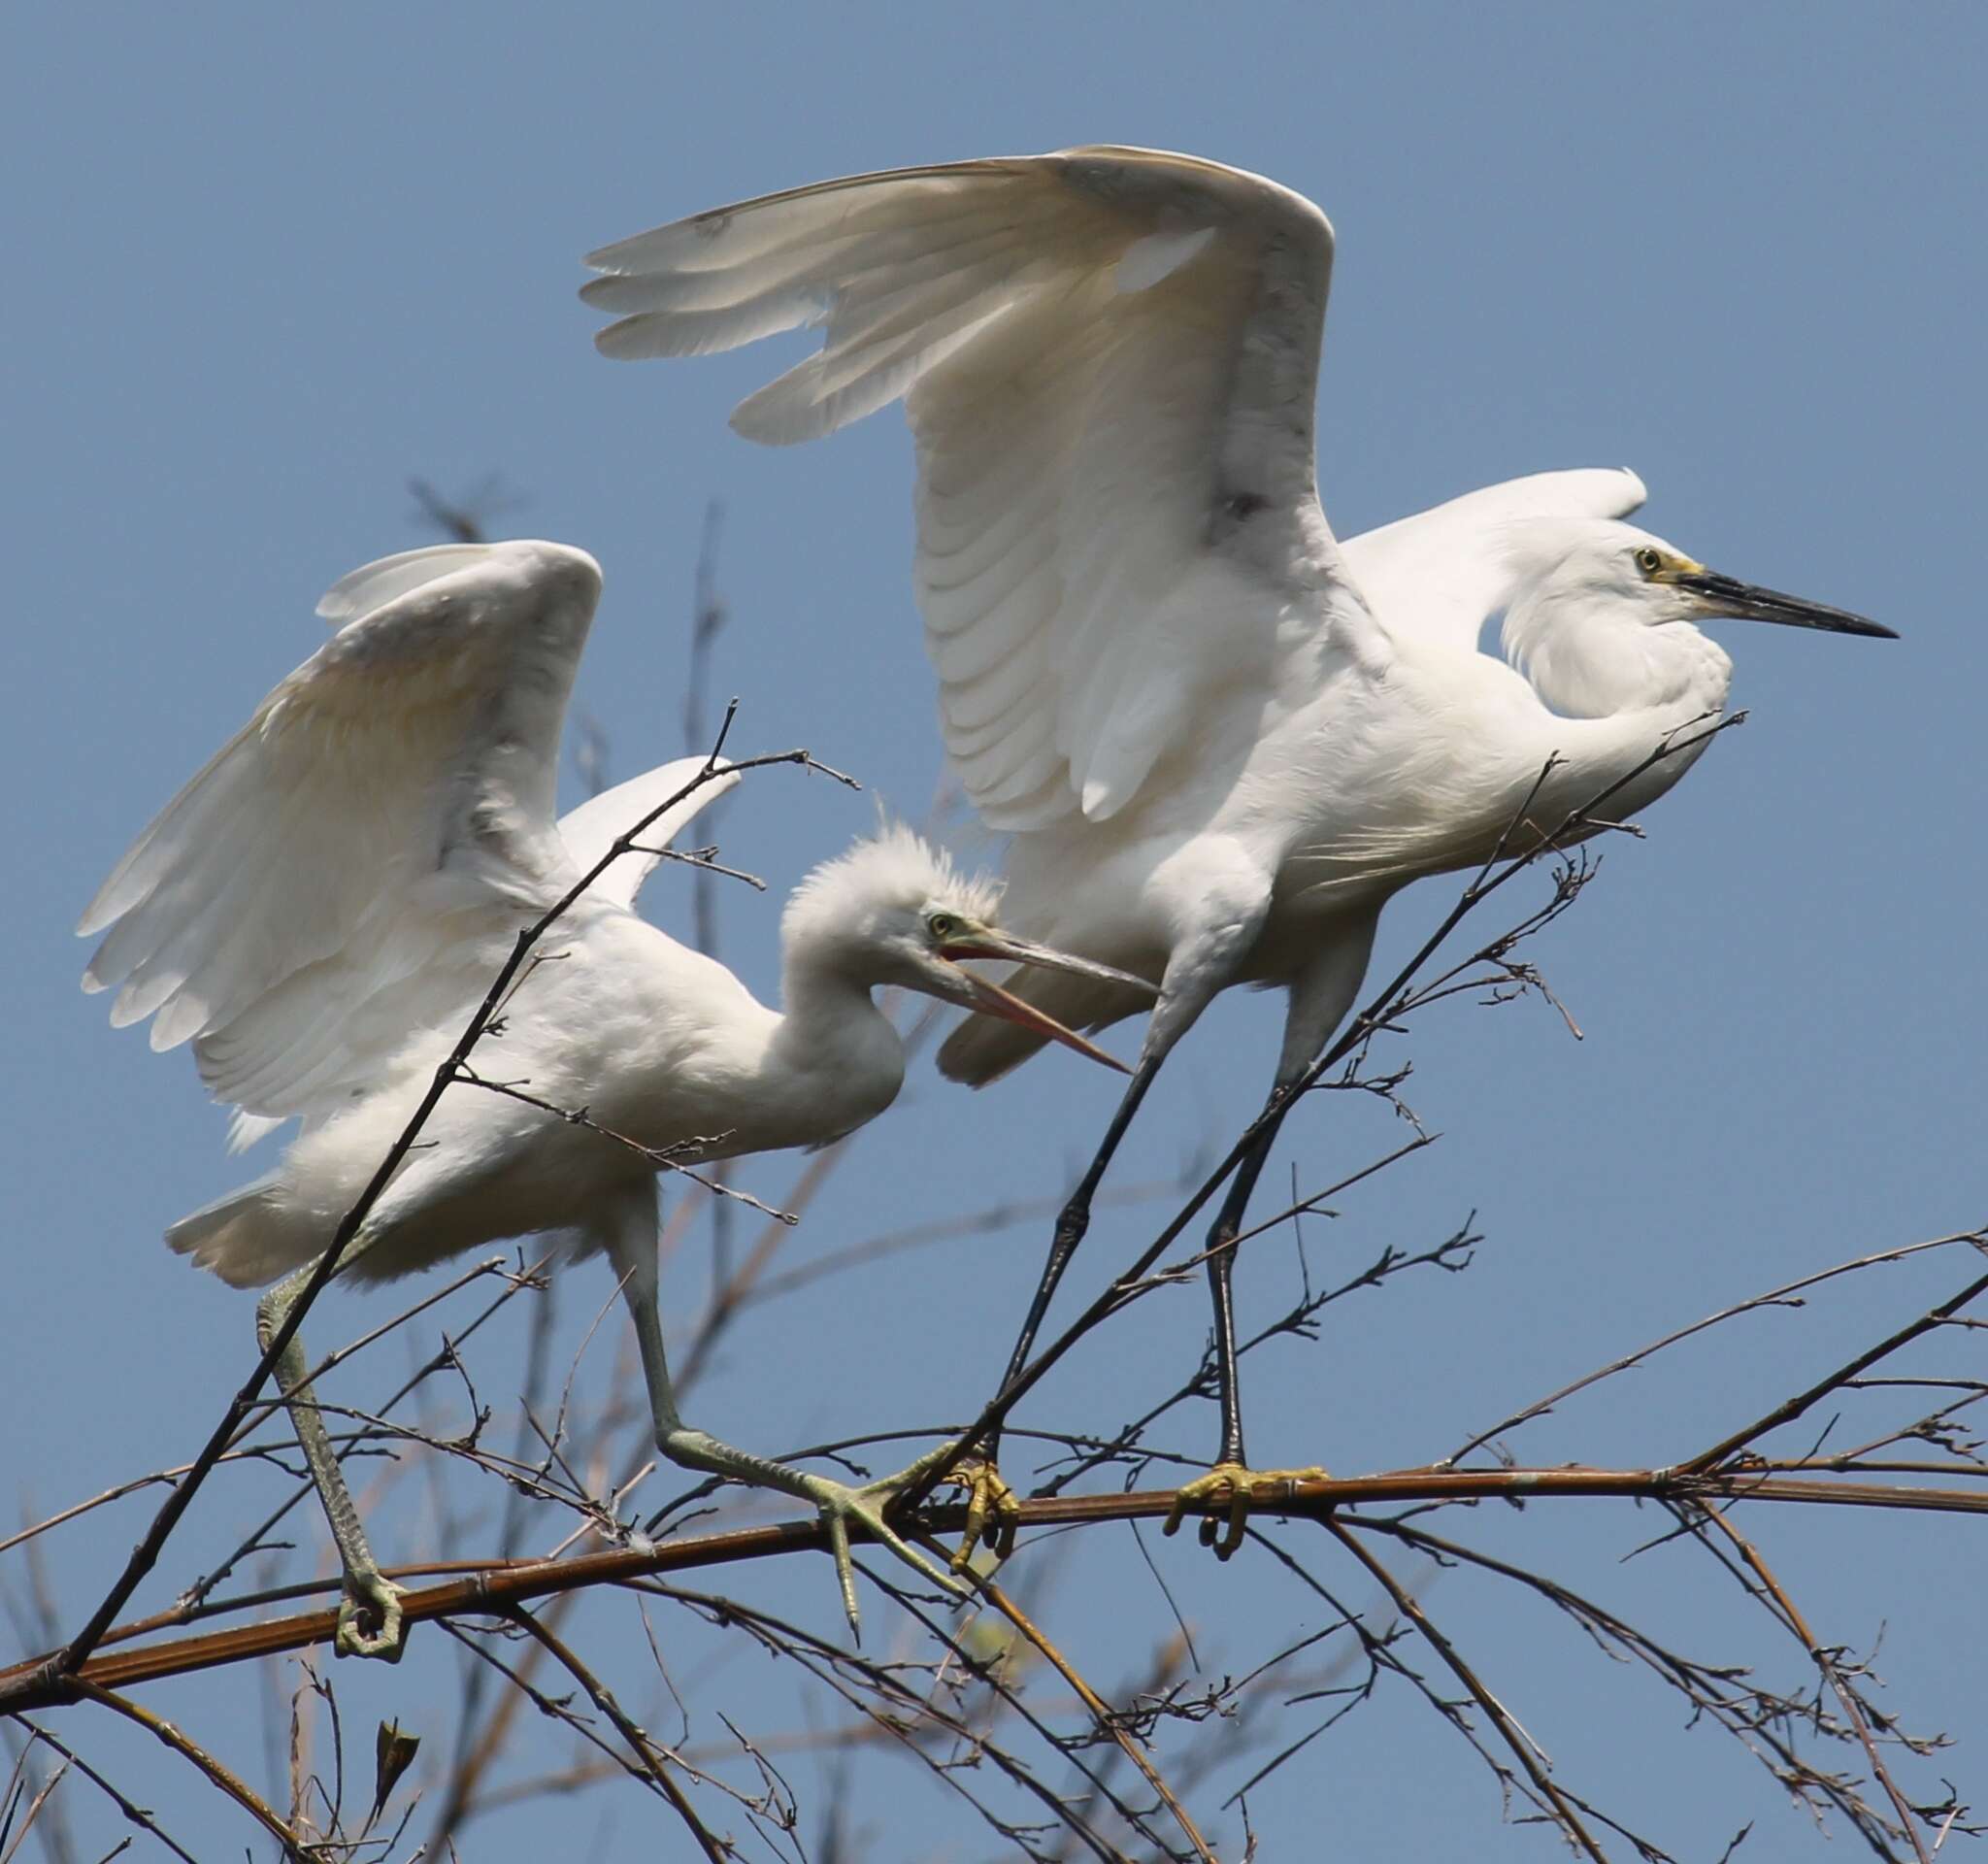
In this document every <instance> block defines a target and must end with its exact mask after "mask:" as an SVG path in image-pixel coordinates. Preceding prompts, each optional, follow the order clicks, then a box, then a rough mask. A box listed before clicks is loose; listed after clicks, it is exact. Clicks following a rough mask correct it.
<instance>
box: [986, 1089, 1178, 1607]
mask: <svg viewBox="0 0 1988 1864" xmlns="http://www.w3.org/2000/svg"><path fill="white" fill-rule="evenodd" d="M1159 1068H1160V1063H1159V1058H1158V1057H1157V1056H1153V1057H1149V1058H1147V1059H1145V1060H1143V1061H1142V1062H1141V1063H1140V1064H1139V1066H1138V1068H1137V1069H1135V1070H1134V1071H1133V1076H1132V1079H1131V1081H1129V1082H1127V1083H1126V1086H1125V1094H1124V1097H1123V1098H1122V1099H1121V1100H1120V1101H1119V1103H1118V1111H1117V1112H1116V1113H1114V1114H1113V1115H1111V1123H1110V1126H1109V1127H1107V1128H1106V1130H1105V1138H1104V1142H1103V1144H1101V1145H1100V1146H1099V1148H1098V1151H1097V1156H1096V1157H1095V1158H1093V1159H1092V1160H1091V1162H1090V1164H1089V1166H1088V1167H1087V1168H1086V1170H1085V1172H1084V1175H1083V1177H1082V1178H1080V1179H1078V1180H1077V1189H1076V1190H1074V1191H1073V1192H1072V1193H1071V1194H1070V1202H1069V1203H1067V1204H1066V1205H1064V1207H1063V1210H1062V1213H1061V1214H1060V1215H1058V1216H1057V1218H1056V1232H1055V1234H1054V1236H1052V1237H1051V1238H1050V1241H1049V1256H1048V1260H1047V1261H1045V1262H1044V1264H1043V1275H1042V1280H1041V1281H1040V1282H1037V1284H1036V1292H1035V1295H1034V1298H1033V1299H1032V1300H1031V1301H1030V1302H1029V1311H1028V1315H1027V1317H1026V1318H1025V1319H1024V1320H1023V1321H1022V1323H1021V1332H1020V1333H1018V1334H1017V1335H1016V1336H1015V1341H1014V1350H1013V1351H1012V1352H1011V1353H1010V1354H1009V1355H1008V1370H1007V1371H1006V1372H1004V1373H1003V1374H1002V1375H1001V1384H1000V1388H999V1390H998V1393H997V1397H996V1402H997V1403H998V1402H1000V1401H1001V1400H1005V1399H1006V1398H1007V1397H1008V1394H1009V1392H1010V1391H1011V1389H1012V1387H1013V1385H1014V1381H1015V1380H1016V1379H1017V1378H1018V1377H1020V1375H1021V1371H1022V1368H1023V1367H1024V1366H1026V1365H1027V1364H1028V1362H1029V1353H1030V1352H1031V1351H1032V1350H1033V1349H1034V1348H1035V1344H1036V1335H1037V1333H1038V1332H1039V1331H1040V1330H1041V1328H1042V1324H1043V1316H1044V1315H1045V1314H1047V1313H1048V1311H1049V1303H1050V1301H1051V1300H1052V1299H1053V1298H1054V1296H1055V1293H1056V1284H1057V1283H1058V1282H1061V1281H1062V1280H1063V1271H1064V1270H1065V1269H1067V1268H1068V1267H1069V1266H1070V1258H1071V1257H1072V1256H1073V1255H1075V1254H1076V1253H1077V1245H1078V1244H1079V1243H1081V1242H1082V1241H1083V1236H1084V1232H1085V1231H1086V1230H1087V1229H1089V1228H1090V1221H1091V1199H1092V1197H1093V1196H1094V1195H1095V1194H1096V1192H1097V1188H1098V1184H1099V1182H1100V1181H1101V1180H1102V1179H1103V1178H1104V1176H1105V1172H1106V1170H1107V1169H1108V1168H1109V1167H1110V1163H1111V1154H1112V1153H1113V1152H1115V1151H1116V1150H1117V1149H1118V1142H1119V1141H1120V1140H1122V1139H1123V1138H1124V1137H1125V1130H1126V1128H1127V1127H1129V1126H1130V1125H1131V1124H1132V1116H1133V1115H1135V1114H1136V1113H1138V1112H1139V1103H1140V1102H1141V1101H1142V1100H1143V1099H1144V1098H1145V1090H1146V1089H1147V1088H1148V1087H1150V1086H1151V1085H1152V1083H1153V1077H1154V1075H1156V1074H1158V1073H1159ZM999 1415H1004V1416H1005V1415H1006V1413H1005V1411H1004V1412H1003V1413H1001V1414H999ZM1000 1459H1001V1426H1000V1425H999V1424H998V1423H997V1424H996V1425H995V1426H994V1428H993V1429H992V1430H990V1431H988V1432H987V1434H986V1435H985V1436H984V1437H982V1438H981V1439H980V1441H979V1443H978V1444H977V1446H974V1447H972V1448H971V1452H970V1453H969V1454H968V1455H967V1456H966V1457H964V1458H963V1459H962V1460H961V1461H960V1462H959V1465H958V1467H957V1469H956V1470H955V1471H954V1480H955V1481H958V1482H959V1483H960V1484H961V1485H962V1486H963V1487H965V1488H966V1490H967V1492H968V1494H969V1496H970V1497H971V1499H970V1501H969V1503H968V1515H967V1532H966V1534H965V1536H964V1537H963V1538H962V1540H961V1541H960V1544H959V1548H958V1551H957V1552H955V1553H954V1554H953V1556H952V1565H953V1570H954V1571H955V1572H960V1571H963V1570H964V1569H965V1567H966V1563H967V1560H968V1558H969V1557H970V1556H971V1554H972V1553H973V1550H974V1548H975V1545H976V1543H977V1542H978V1541H979V1540H981V1539H983V1538H984V1539H985V1540H986V1542H987V1544H988V1545H989V1546H990V1547H992V1548H994V1549H995V1551H996V1552H997V1553H998V1554H999V1555H1000V1556H1001V1557H1002V1558H1006V1557H1007V1555H1008V1552H1009V1550H1010V1549H1011V1548H1012V1547H1013V1545H1014V1519H1015V1506H1014V1496H1013V1494H1012V1492H1011V1490H1010V1488H1009V1486H1008V1484H1007V1483H1006V1482H1004V1481H1002V1480H1001V1472H1000V1468H999V1464H1000Z"/></svg>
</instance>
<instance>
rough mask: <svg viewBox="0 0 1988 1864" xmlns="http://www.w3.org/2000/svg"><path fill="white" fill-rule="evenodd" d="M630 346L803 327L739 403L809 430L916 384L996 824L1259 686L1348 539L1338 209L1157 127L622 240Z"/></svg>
mask: <svg viewBox="0 0 1988 1864" xmlns="http://www.w3.org/2000/svg"><path fill="white" fill-rule="evenodd" d="M588 262H589V263H590V264H591V265H593V266H595V267H596V268H597V269H598V270H600V271H601V272H603V273H604V274H606V275H607V276H605V277H603V278H600V279H596V280H595V281H593V283H590V284H589V285H587V286H586V288H585V290H584V292H583V293H582V295H583V296H584V297H585V298H586V299H587V301H588V302H589V303H591V304H594V305H597V306H599V307H600V308H601V309H603V310H605V311H610V312H613V313H616V314H618V316H619V321H617V322H615V323H613V324H611V325H610V326H609V327H608V328H607V329H605V330H603V331H602V332H601V333H600V334H599V336H598V337H597V338H596V342H597V343H598V344H599V346H600V348H601V350H603V352H604V353H606V354H607V355H610V356H614V357H644V356H666V355H697V354H703V353H705V352H707V351H711V350H727V349H732V348H735V347H736V346H738V345H740V344H744V343H748V342H750V341H752V340H753V339H754V338H756V337H762V336H766V335H768V334H770V333H771V332H774V331H777V330H784V329H789V328H792V327H794V326H796V325H799V324H822V325H825V326H826V331H827V339H826V342H825V344H824V347H823V348H822V350H821V351H820V353H819V354H817V355H815V356H812V357H811V358H810V359H809V360H807V361H806V362H803V363H802V364H801V365H800V366H799V367H798V368H795V369H793V370H790V371H789V372H788V373H787V374H786V375H784V376H782V377H780V378H779V381H777V382H775V383H771V384H770V385H769V386H767V387H765V388H762V389H761V390H760V391H759V392H758V393H757V394H755V395H753V396H751V397H750V398H749V399H748V400H747V401H746V402H745V403H743V404H742V405H741V406H740V408H739V410H738V412H737V413H736V414H735V415H734V416H733V425H734V426H735V427H737V428H738V430H739V431H740V432H741V433H742V434H745V435H746V437H747V438H749V439H753V440H759V441H767V442H774V443H782V442H788V441H799V440H808V439H812V438H813V437H815V436H817V435H820V434H826V433H828V432H830V431H832V430H833V429H835V428H837V427H840V426H842V425H844V424H845V422H848V421H851V420H854V419H857V418H858V417H860V416H863V415H867V414H869V413H871V412H873V411H874V410H876V409H878V408H880V407H882V406H883V405H884V404H886V403H887V402H890V401H893V400H895V399H897V398H898V397H899V396H903V397H905V398H906V405H907V413H908V415H909V416H910V419H911V428H912V432H913V433H914V435H915V437H916V440H917V448H918V475H919V476H918V493H917V513H918V557H917V564H916V572H915V580H916V586H917V591H918V599H919V604H920V606H921V608H922V609H923V612H924V616H925V624H926V646H927V649H928V650H929V651H930V654H931V657H932V662H933V665H934V667H935V668H936V670H937V672H938V675H939V683H940V704H941V712H942V716H943V718H944V729H945V742H946V749H947V750H948V751H949V752H950V753H951V756H952V759H953V762H954V763H955V765H956V766H957V768H958V770H959V772H960V775H961V778H962V780H963V782H964V783H965V786H966V789H967V791H968V794H969V795H970V796H971V797H972V798H973V801H974V803H975V805H976V807H977V809H978V810H979V812H980V814H981V816H982V817H983V818H984V819H985V820H986V821H987V823H988V824H989V826H991V827H994V828H998V829H1021V828H1034V827H1039V826H1041V825H1043V824H1044V823H1046V822H1049V821H1053V820H1055V819H1057V818H1058V817H1059V816H1065V815H1067V814H1069V813H1070V812H1071V811H1073V810H1075V809H1078V808H1081V810H1082V811H1083V813H1084V814H1085V815H1086V816H1090V817H1092V818H1093V819H1103V818H1105V817H1107V816H1111V815H1113V814H1115V813H1116V812H1117V811H1119V810H1120V809H1122V808H1124V806H1125V805H1126V804H1127V803H1128V802H1129V801H1130V800H1131V799H1132V798H1133V796H1134V795H1136V794H1137V792H1138V790H1139V788H1140V785H1141V783H1142V782H1143V781H1144V779H1145V778H1146V776H1147V774H1148V772H1149V771H1150V769H1151V767H1152V765H1153V762H1154V760H1155V758H1156V757H1158V756H1159V755H1160V754H1162V752H1164V751H1165V750H1166V749H1169V748H1170V747H1173V746H1177V745H1178V744H1179V743H1181V742H1182V741H1183V740H1184V739H1185V738H1186V737H1188V736H1189V735H1190V725H1191V724H1192V722H1193V721H1195V720H1196V719H1197V718H1199V717H1201V716H1202V715H1203V711H1204V707H1205V704H1206V702H1207V701H1208V699H1209V696H1210V695H1211V694H1216V693H1220V694H1228V695H1233V694H1235V693H1236V692H1238V691H1239V689H1248V690H1251V691H1254V692H1259V693H1260V692H1266V691H1268V690H1269V688H1270V686H1271V684H1272V683H1273V681H1274V672H1275V656H1276V651H1277V649H1278V641H1277V629H1278V625H1279V621H1280V620H1282V621H1283V622H1284V623H1285V624H1286V629H1287V633H1288V624H1289V622H1290V620H1291V618H1292V617H1293V616H1318V615H1322V614H1323V612H1324V611H1323V605H1322V602H1321V600H1320V596H1321V591H1322V589H1323V586H1324V584H1325V583H1327V582H1329V581H1330V580H1331V578H1332V577H1333V575H1334V574H1335V566H1336V563H1337V554H1336V550H1335V547H1334V545H1333V541H1332V536H1331V533H1330V531H1329V530H1328V529H1327V527H1326V523H1325V519H1324V516H1323V514H1322V513H1321V512H1320V511H1319V508H1318V500H1317V494H1316V491H1315V488H1314V479H1313V466H1312V424H1313V412H1312V411H1313V401H1314V397H1315V392H1316V383H1317V371H1318V348H1319V341H1320V337H1321V333H1322V331H1323V327H1324V318H1325V302H1326V291H1327V285H1328V283H1329V281H1330V276H1331V269H1332V228H1331V226H1330V225H1329V224H1328V222H1327V221H1326V218H1325V216H1324V215H1322V214H1321V213H1319V211H1318V210H1317V209H1316V208H1315V207H1313V206H1312V205H1311V203H1310V202H1309V201H1307V200H1305V199H1304V198H1303V197H1302V196H1300V195H1297V194H1294V193H1292V192H1290V191H1289V190H1288V189H1286V188H1282V187H1279V186H1277V185H1276V183H1273V182H1269V181H1265V180H1263V179H1262V178H1260V177H1258V176H1254V175H1248V174H1244V173H1243V172H1242V171H1240V170H1237V169H1231V168H1224V167H1221V166H1220V165H1219V164H1217V163H1214V162H1207V161H1201V160H1198V159H1196V158H1194V157H1192V156H1186V155H1172V154H1164V153H1159V152H1155V151H1153V150H1137V149H1111V148H1099V149H1077V150H1067V151H1065V152H1064V153H1062V154H1057V155H1042V156H1032V157H1020V158H1015V159H1012V160H990V161H976V162H960V163H954V164H949V165H945V166H942V167H933V168H917V169H905V170H901V171H898V172H895V173H891V174H883V175H864V176H857V177H855V178H853V179H851V180H847V181H839V182H827V183H821V184H819V185H817V186H813V187H805V188H799V189H796V190H794V191H793V192H790V193H785V194H775V195H769V196H767V197H766V198H764V199H762V200H757V201H748V202H746V203H745V204H744V205H742V206H738V207H730V208H721V209H718V210H716V211H715V212H712V213H709V214H702V215H699V216H696V217H694V218H692V219H687V220H681V221H679V222H678V223H676V224H675V225H673V226H666V227H662V228H659V229H658V230H656V231H655V232H652V233H646V234H643V235H641V236H639V237H637V238H635V239H632V240H625V241H622V242H621V243H620V244H619V245H616V246H611V247H606V248H604V249H602V250H600V251H598V252H595V253H593V254H592V255H591V256H590V258H589V261H588Z"/></svg>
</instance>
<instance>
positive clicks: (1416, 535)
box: [1340, 467, 1647, 652]
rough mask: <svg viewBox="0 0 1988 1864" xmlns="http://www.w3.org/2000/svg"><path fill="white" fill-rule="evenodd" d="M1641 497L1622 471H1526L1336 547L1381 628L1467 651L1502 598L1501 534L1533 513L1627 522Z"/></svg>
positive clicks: (1505, 569) (1506, 557)
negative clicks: (1516, 477)
mask: <svg viewBox="0 0 1988 1864" xmlns="http://www.w3.org/2000/svg"><path fill="white" fill-rule="evenodd" d="M1646 496H1647V494H1646V493H1645V491H1644V490H1643V483H1642V481H1641V480H1640V479H1639V478H1638V477H1637V476H1636V475H1635V474H1634V473H1632V472H1631V471H1630V470H1629V469H1628V468H1627V467H1621V468H1608V467H1577V468H1574V470H1572V471H1567V472H1557V473H1534V474H1531V475H1530V476H1528V477H1527V478H1525V479H1511V480H1507V481H1506V482H1505V483H1503V484H1499V485H1486V486H1483V487H1481V488H1480V489H1479V490H1477V491H1474V492H1466V493H1464V495H1463V496H1462V497H1461V498H1452V499H1450V500H1449V501H1448V502H1447V503H1446V504H1442V505H1438V506H1435V507H1433V508H1432V509H1431V510H1429V511H1426V512H1417V513H1415V514H1414V515H1413V516H1410V517H1402V518H1397V519H1396V520H1395V521H1394V522H1393V523H1392V524H1383V525H1381V526H1380V527H1379V528H1378V529H1377V530H1372V531H1363V532H1361V533H1360V535H1359V536H1358V537H1349V538H1347V539H1346V540H1345V542H1344V543H1343V544H1342V545H1341V547H1340V548H1341V549H1342V551H1343V553H1344V556H1345V563H1346V570H1347V573H1348V575H1350V576H1351V577H1352V579H1353V581H1354V582H1355V583H1358V584H1359V586H1360V591H1361V593H1362V594H1363V595H1364V596H1365V597H1366V599H1367V601H1368V604H1369V606H1370V607H1371V608H1372V609H1373V611H1374V613H1375V615H1376V616H1379V618H1380V620H1381V622H1382V624H1383V625H1385V626H1386V627H1389V628H1391V629H1396V630H1399V631H1411V632H1413V633H1416V634H1419V635H1421V636H1422V637H1423V638H1424V639H1426V640H1428V641H1430V642H1431V643H1433V644H1439V645H1441V646H1444V647H1448V648H1451V649H1454V650H1456V651H1457V652H1469V651H1471V650H1472V649H1474V648H1475V647H1476V645H1477V636H1478V633H1479V632H1480V630H1481V629H1482V627H1483V625H1484V622H1485V621H1486V619H1487V618H1489V617H1490V616H1493V615H1495V614H1496V613H1497V612H1498V611H1499V610H1500V609H1502V608H1503V607H1504V606H1505V603H1506V599H1507V597H1508V594H1509V591H1510V584H1511V579H1512V576H1513V574H1514V572H1515V569H1516V567H1517V565H1516V564H1515V562H1514V561H1513V559H1512V557H1511V556H1510V554H1509V552H1508V550H1507V549H1505V547H1504V546H1505V540H1506V539H1507V538H1508V537H1511V538H1514V539H1515V538H1517V537H1518V536H1519V535H1520V534H1521V533H1522V531H1523V527H1524V526H1525V525H1526V524H1527V523H1528V522H1530V521H1531V520H1534V519H1538V518H1542V517H1543V518H1552V517H1627V516H1629V515H1630V513H1632V512H1633V511H1635V510H1636V509H1637V508H1638V507H1639V506H1640V504H1641V503H1642V502H1643V499H1644V498H1645V497H1646Z"/></svg>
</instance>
